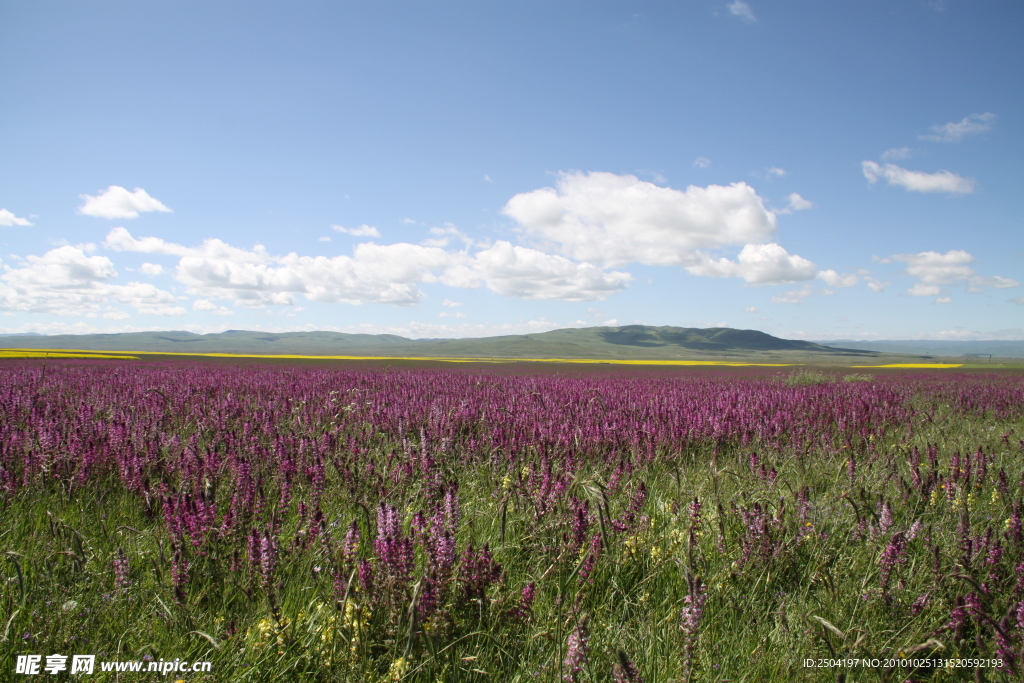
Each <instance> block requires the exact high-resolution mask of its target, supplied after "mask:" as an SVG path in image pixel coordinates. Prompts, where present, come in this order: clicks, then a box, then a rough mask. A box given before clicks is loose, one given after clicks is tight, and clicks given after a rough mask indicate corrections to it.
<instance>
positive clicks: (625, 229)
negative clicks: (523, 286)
mask: <svg viewBox="0 0 1024 683" xmlns="http://www.w3.org/2000/svg"><path fill="white" fill-rule="evenodd" d="M502 212H503V213H504V214H505V215H507V216H509V217H511V218H513V219H514V220H515V221H516V222H517V223H519V225H520V226H521V229H522V231H523V233H524V234H526V235H527V236H530V237H533V238H537V239H539V240H541V241H544V242H547V243H550V244H553V245H555V247H556V248H557V249H558V250H559V251H560V252H561V253H562V255H564V256H567V257H569V258H575V259H578V260H581V261H587V262H590V263H596V264H598V265H604V266H618V265H622V264H625V263H630V262H638V263H644V264H647V265H664V266H668V265H675V266H686V265H692V264H694V262H695V261H696V260H698V259H697V256H696V250H699V249H715V248H720V247H723V246H730V245H741V244H749V243H759V242H764V241H766V239H767V238H768V237H769V236H771V235H772V233H773V232H774V231H775V228H776V224H777V219H776V217H775V214H774V213H772V212H771V211H769V210H768V209H766V208H765V206H764V201H763V200H762V198H761V197H759V196H758V195H757V193H756V192H755V191H754V189H753V188H752V187H750V186H749V185H747V184H746V183H733V184H732V185H730V186H728V187H725V186H721V185H709V186H708V187H697V186H692V185H691V186H690V187H688V188H687V189H686V190H685V191H682V190H676V189H673V188H668V187H659V186H657V185H655V184H653V183H649V182H646V181H642V180H640V179H638V178H637V177H636V176H633V175H616V174H614V173H603V172H594V173H581V172H572V173H562V174H561V175H559V177H558V180H557V182H556V186H555V187H553V188H552V187H545V188H541V189H538V190H532V191H530V192H524V193H521V194H517V195H516V196H514V197H513V198H512V199H510V200H509V201H508V203H507V204H506V205H505V207H504V208H503V209H502Z"/></svg>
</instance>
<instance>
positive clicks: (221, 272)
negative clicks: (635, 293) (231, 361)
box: [105, 228, 632, 307]
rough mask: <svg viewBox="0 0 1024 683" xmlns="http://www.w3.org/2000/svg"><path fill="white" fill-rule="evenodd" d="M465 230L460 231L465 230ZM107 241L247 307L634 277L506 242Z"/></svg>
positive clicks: (581, 293) (548, 294)
mask: <svg viewBox="0 0 1024 683" xmlns="http://www.w3.org/2000/svg"><path fill="white" fill-rule="evenodd" d="M460 234H461V233H460ZM105 245H106V246H107V247H109V248H111V249H115V250H120V251H136V252H143V253H160V254H171V255H175V256H178V257H179V261H178V265H177V268H176V270H175V278H176V279H177V280H178V281H179V282H182V283H183V284H185V285H186V286H187V287H188V293H189V294H191V295H193V296H199V297H202V298H204V299H230V300H233V301H234V302H235V303H236V304H238V305H242V306H256V307H259V306H265V305H273V304H283V305H292V304H294V303H295V301H296V297H297V296H298V295H302V296H304V297H305V298H306V299H308V300H310V301H321V302H331V303H333V302H344V303H349V304H361V303H384V304H395V305H413V304H416V303H418V302H419V301H420V300H421V299H422V297H423V293H422V291H421V290H420V289H419V287H418V285H420V284H429V283H436V282H442V283H444V284H447V285H449V286H455V287H469V288H474V287H480V286H486V287H487V288H489V289H491V290H492V291H495V292H497V293H498V294H501V295H503V296H514V297H521V298H527V299H565V300H568V301H584V300H591V299H600V298H604V297H605V296H607V295H608V294H610V293H612V292H615V291H619V290H620V289H622V288H624V287H625V286H626V283H627V282H628V281H629V280H631V279H632V277H631V276H630V275H629V274H628V273H618V272H611V273H607V272H605V271H604V270H602V269H601V268H598V267H596V266H594V265H592V264H589V263H576V262H573V261H571V260H569V259H567V258H564V257H561V256H555V255H549V254H545V253H543V252H540V251H537V250H535V249H527V248H524V247H513V246H512V245H511V244H510V243H508V242H498V243H497V244H495V245H493V246H491V247H489V248H487V249H483V250H480V251H477V252H476V253H475V254H470V253H469V252H468V251H457V252H456V251H446V250H445V249H442V248H441V247H436V246H424V245H419V244H408V243H396V244H388V245H379V244H374V243H373V242H365V243H362V244H358V245H356V247H355V248H354V250H353V254H352V256H335V257H333V258H328V257H325V256H300V255H298V254H295V253H291V254H287V255H284V256H274V255H271V254H269V253H268V252H267V251H266V249H265V248H264V247H262V246H260V245H257V246H256V247H254V248H253V249H251V250H248V249H240V248H238V247H234V246H232V245H230V244H227V243H225V242H222V241H221V240H217V239H209V240H206V241H205V242H203V243H202V245H201V246H199V247H195V248H192V247H185V246H182V245H179V244H174V243H171V242H166V241H164V240H162V239H160V238H156V237H145V238H142V239H136V238H134V237H132V235H131V234H130V233H129V232H128V231H127V230H125V229H124V228H115V229H113V230H111V231H110V234H108V235H107V240H106V242H105Z"/></svg>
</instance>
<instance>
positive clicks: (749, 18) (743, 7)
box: [729, 0, 757, 24]
mask: <svg viewBox="0 0 1024 683" xmlns="http://www.w3.org/2000/svg"><path fill="white" fill-rule="evenodd" d="M729 14H731V15H732V16H734V17H738V18H739V19H740V20H742V21H744V22H746V23H748V24H753V23H754V22H755V21H757V17H756V16H754V10H752V9H751V8H750V5H748V4H747V3H745V2H742V1H741V0H735V2H730V3H729Z"/></svg>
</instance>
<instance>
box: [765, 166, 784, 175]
mask: <svg viewBox="0 0 1024 683" xmlns="http://www.w3.org/2000/svg"><path fill="white" fill-rule="evenodd" d="M764 172H765V174H766V176H767V177H768V178H782V177H783V176H785V175H786V169H784V168H779V167H778V166H771V167H769V168H766V169H765V170H764Z"/></svg>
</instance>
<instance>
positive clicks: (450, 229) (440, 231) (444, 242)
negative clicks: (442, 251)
mask: <svg viewBox="0 0 1024 683" xmlns="http://www.w3.org/2000/svg"><path fill="white" fill-rule="evenodd" d="M428 232H429V233H430V234H431V235H433V237H428V238H427V239H425V240H421V241H420V244H422V245H423V246H425V247H447V246H448V245H449V244H451V241H452V239H453V238H454V239H457V240H460V241H461V242H462V243H463V244H465V245H467V246H468V245H471V244H473V239H472V238H471V237H469V236H468V235H466V234H465V233H463V232H462V231H461V230H459V229H458V228H456V227H455V226H454V225H452V224H451V223H445V225H444V227H443V228H436V227H435V228H431V229H430V230H429V231H428Z"/></svg>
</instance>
